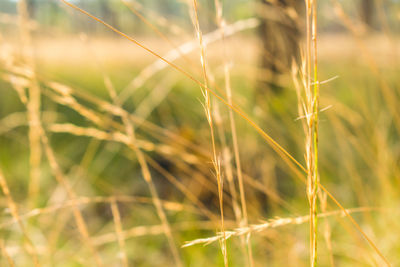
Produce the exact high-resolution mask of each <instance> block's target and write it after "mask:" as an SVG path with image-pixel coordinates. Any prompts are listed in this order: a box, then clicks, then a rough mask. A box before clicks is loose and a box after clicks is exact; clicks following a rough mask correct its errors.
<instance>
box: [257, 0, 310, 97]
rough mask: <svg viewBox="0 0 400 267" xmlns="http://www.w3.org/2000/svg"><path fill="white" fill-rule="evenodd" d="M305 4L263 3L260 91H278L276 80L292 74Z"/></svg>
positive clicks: (277, 0)
mask: <svg viewBox="0 0 400 267" xmlns="http://www.w3.org/2000/svg"><path fill="white" fill-rule="evenodd" d="M302 4H304V3H303V1H299V0H292V1H291V0H275V1H271V0H261V5H260V10H259V13H260V14H259V15H260V18H261V26H260V37H261V41H262V45H263V46H262V52H261V68H262V73H261V74H260V78H261V82H260V86H259V87H260V90H261V92H265V90H268V91H271V90H272V91H279V90H280V89H279V86H278V85H277V83H276V81H275V80H276V77H277V76H278V75H279V74H282V73H286V72H288V71H290V68H291V65H292V61H293V60H298V58H299V54H300V53H299V42H300V38H301V30H300V26H299V20H298V18H299V17H300V14H299V13H301V9H302Z"/></svg>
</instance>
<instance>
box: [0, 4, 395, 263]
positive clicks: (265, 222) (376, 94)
mask: <svg viewBox="0 0 400 267" xmlns="http://www.w3.org/2000/svg"><path fill="white" fill-rule="evenodd" d="M60 2H63V7H64V8H67V10H69V11H70V12H77V14H80V15H82V16H86V17H87V19H88V20H89V21H91V23H100V24H102V25H103V26H104V27H105V28H106V29H108V30H109V31H113V32H114V33H116V34H117V35H118V36H119V37H121V38H122V39H121V40H118V41H115V39H92V38H91V37H90V35H84V34H81V35H80V37H79V38H74V39H73V40H71V39H68V40H66V39H65V40H64V39H58V40H48V39H45V38H42V39H33V36H32V32H31V31H32V29H34V28H35V29H40V25H39V26H38V25H36V24H35V23H34V22H33V21H32V20H31V19H30V18H29V16H28V13H27V7H26V2H25V1H19V4H18V5H19V10H18V12H19V24H17V26H16V27H17V29H18V30H19V32H20V37H19V38H20V40H21V42H20V43H19V44H16V43H15V40H14V41H13V40H12V39H13V38H15V37H12V36H10V38H5V37H4V36H2V37H1V38H0V46H1V47H0V51H2V52H1V54H0V61H1V64H2V67H1V70H0V71H1V72H0V78H1V79H2V82H3V83H5V84H7V87H5V88H6V89H5V90H7V92H6V93H7V94H5V96H6V97H7V99H14V100H13V101H14V102H15V104H13V105H14V106H15V107H18V108H15V109H14V110H13V107H11V108H10V107H7V110H12V111H9V112H8V111H7V113H6V114H3V113H1V114H2V115H4V117H1V118H0V136H1V137H2V138H3V137H4V138H9V140H11V141H10V144H8V143H6V142H4V140H3V139H1V142H2V145H3V144H4V147H5V148H6V151H8V152H5V153H10V151H12V153H13V149H15V147H17V146H18V145H17V144H19V143H18V142H20V143H21V144H22V146H25V148H24V151H25V153H26V154H27V155H28V156H27V158H28V159H27V160H25V161H26V164H25V163H24V164H25V165H27V166H26V168H25V169H21V170H18V167H13V166H14V165H15V166H17V162H18V161H19V158H18V157H17V156H19V155H18V153H17V152H16V153H15V154H16V155H15V159H13V155H6V156H5V157H4V155H3V154H1V155H0V156H1V157H0V164H1V168H0V186H1V189H2V192H3V195H4V198H3V200H4V201H3V202H2V203H4V204H2V207H3V208H4V212H3V214H2V215H1V218H2V221H1V222H0V230H1V231H2V233H4V235H3V237H2V238H1V240H0V249H1V253H2V254H1V255H2V258H1V259H0V265H6V264H8V265H9V266H32V265H33V266H75V265H77V266H91V265H96V266H104V265H107V264H110V265H112V266H114V265H116V264H119V265H121V266H133V265H139V266H156V265H160V266H165V265H168V266H186V265H193V266H205V265H207V264H208V265H213V266H218V265H224V266H244V265H247V266H263V265H264V263H265V262H267V261H268V262H270V263H271V265H273V266H275V265H276V266H283V265H289V266H292V265H293V266H307V265H311V266H317V265H319V266H325V265H326V266H329V265H330V266H347V265H348V266H355V265H357V266H358V265H359V266H364V265H377V266H383V265H387V266H390V265H391V264H394V265H396V264H398V263H399V261H398V260H396V251H397V250H398V245H397V244H396V243H397V239H396V238H397V237H398V235H397V234H396V232H397V229H398V228H399V225H398V222H397V221H396V220H395V219H394V217H395V216H393V213H396V212H397V211H396V210H395V207H396V205H397V204H398V203H397V200H396V199H397V197H398V190H397V186H398V182H397V177H398V176H399V175H400V169H399V168H398V166H399V165H398V163H399V153H398V142H399V138H398V137H399V132H400V126H399V125H400V117H399V116H400V115H399V114H400V113H399V112H398V108H397V106H398V101H399V93H398V90H396V88H397V87H396V83H395V82H397V84H398V81H396V79H395V78H393V77H391V76H390V75H389V73H390V71H391V70H392V69H396V67H397V65H396V63H395V62H391V63H387V64H386V61H385V60H384V58H386V57H390V56H391V55H392V52H388V51H387V50H386V49H385V47H390V48H391V49H395V48H394V47H395V46H394V44H395V43H396V40H395V38H394V37H393V36H394V35H392V33H391V32H390V28H389V27H388V26H386V27H385V31H384V36H383V37H381V36H379V37H371V38H375V39H372V40H380V41H379V42H378V43H379V45H373V46H371V43H372V42H374V41H370V40H368V39H366V38H364V34H365V33H366V32H365V31H364V30H363V27H364V26H363V25H361V26H360V25H358V24H357V22H355V21H354V20H353V18H350V17H349V16H348V15H347V14H346V11H345V10H344V8H343V7H342V6H341V4H340V3H339V1H332V10H334V11H335V12H336V14H337V16H338V18H339V20H340V22H341V23H343V25H344V26H345V27H346V28H347V29H348V30H349V32H350V34H351V35H352V36H353V37H354V41H350V35H343V36H344V37H343V36H342V37H338V36H334V35H330V36H324V35H322V36H321V37H320V36H319V35H317V25H318V21H317V12H319V9H318V8H317V1H308V0H306V1H305V4H306V16H305V18H304V21H305V32H306V35H305V40H304V45H303V46H302V49H303V48H304V49H303V50H304V51H303V53H302V60H301V62H300V63H298V64H297V63H294V64H293V68H292V73H291V74H290V73H289V74H281V75H278V76H279V77H278V78H277V80H278V81H279V82H280V83H282V84H283V85H284V86H285V87H287V88H288V89H287V91H286V92H284V93H282V94H281V95H271V94H267V93H265V102H262V103H263V104H262V105H263V106H260V105H259V104H257V103H261V102H260V101H261V100H260V99H256V100H253V99H251V98H253V97H254V95H255V94H254V93H252V92H251V91H250V89H251V88H252V87H256V86H257V85H256V84H257V80H259V78H261V80H269V77H270V75H271V73H269V72H268V70H260V69H259V68H258V67H257V55H258V54H259V50H260V47H261V46H260V44H259V40H257V38H255V37H254V34H253V35H252V34H249V35H248V36H246V35H242V36H240V37H237V38H235V35H238V34H241V32H243V31H246V30H250V29H255V28H257V26H258V25H259V23H260V22H259V20H258V19H255V18H250V19H243V20H240V21H237V22H234V23H227V22H226V21H225V19H226V18H225V16H226V14H225V6H224V3H223V1H219V0H215V1H213V6H214V9H215V12H214V11H210V10H209V11H208V12H211V13H212V16H211V17H212V18H213V20H214V21H215V26H216V29H214V30H211V31H210V32H209V33H204V34H203V31H204V32H206V31H205V30H204V28H205V27H204V26H203V25H202V19H203V18H204V17H205V16H207V14H206V13H207V11H206V10H205V9H204V6H203V4H202V2H200V1H197V0H193V1H188V2H187V3H185V4H183V5H186V6H185V8H186V9H187V10H188V12H189V13H190V18H191V20H192V21H191V22H192V24H193V28H194V29H193V30H191V31H190V32H188V33H187V34H186V35H185V36H183V35H184V34H183V33H184V32H186V29H183V28H181V27H179V26H177V25H174V23H173V22H169V21H168V20H166V19H165V18H164V17H163V16H162V15H159V14H157V13H155V12H153V11H152V10H149V9H147V8H146V5H142V4H140V3H138V2H136V1H122V2H123V3H121V4H125V6H126V7H127V8H128V10H130V11H131V12H132V15H135V16H137V18H138V19H139V20H140V21H141V22H142V23H143V25H144V26H145V27H148V29H149V31H150V32H152V33H154V36H156V37H155V39H149V38H148V37H146V36H145V37H138V38H136V36H134V37H132V36H129V35H127V34H125V33H123V32H121V31H119V30H118V29H117V28H115V27H114V26H113V25H110V24H108V22H106V21H103V20H102V19H101V18H99V17H96V16H94V15H92V14H91V13H90V12H89V10H83V9H81V8H79V7H77V6H75V5H74V4H72V3H70V2H68V1H64V0H61V1H60ZM284 12H288V13H290V14H292V15H293V12H295V11H294V10H284ZM291 12H292V13H291ZM381 12H384V10H383V11H382V10H381ZM381 15H382V14H381ZM297 16H299V17H301V16H300V15H299V14H297ZM3 17H4V16H2V17H1V18H3ZM383 17H384V14H383ZM4 18H6V22H7V23H9V22H10V21H13V18H12V17H7V16H6V17H4ZM33 24H35V25H36V26H35V27H33V26H32V25H33ZM165 28H168V30H167V31H164V30H162V29H165ZM164 32H176V33H179V34H180V35H181V36H182V38H174V37H170V36H169V34H168V33H164ZM153 38H154V37H153ZM33 40H35V41H36V42H34V41H33ZM78 40H79V41H78ZM160 40H163V42H162V43H161V42H160ZM339 41H340V43H345V44H343V45H340V46H339V45H335V46H334V47H332V43H333V42H339ZM317 43H318V46H317ZM317 47H318V49H317ZM83 49H84V50H83ZM60 50H62V51H64V50H65V53H64V54H63V55H62V57H60ZM354 51H356V52H357V53H354ZM362 58H363V60H364V61H363V60H361V59H362ZM320 59H321V60H320ZM353 59H360V62H359V63H358V64H359V66H360V67H362V70H361V71H360V72H365V73H362V76H361V77H362V79H364V78H365V79H369V81H371V80H373V81H374V87H373V86H372V85H371V86H370V87H368V84H365V83H363V82H362V81H361V82H360V81H359V82H357V81H355V79H354V80H353V78H354V77H355V76H356V75H359V73H358V72H357V71H354V74H353V72H351V71H353V70H351V65H350V67H346V68H347V69H346V70H347V72H350V73H351V74H352V75H353V76H351V75H349V78H347V80H344V81H342V80H341V79H342V77H340V74H342V73H332V71H331V70H329V68H328V67H327V66H328V64H329V63H330V62H334V64H345V63H346V62H348V61H350V62H351V60H353ZM332 64H333V63H332ZM89 65H92V66H93V67H94V68H95V69H96V71H97V76H96V77H99V78H94V79H93V80H94V81H93V83H94V84H97V85H98V86H99V87H101V88H103V89H104V92H105V94H102V95H101V94H100V93H99V94H96V90H93V91H91V92H90V93H89V92H88V91H86V90H84V89H82V88H80V87H79V85H78V84H76V83H75V84H74V83H73V82H71V83H70V82H68V80H67V81H65V80H64V81H63V79H57V75H56V74H55V72H54V73H52V71H51V67H52V66H61V67H62V68H63V69H64V70H66V69H71V68H72V69H73V68H76V69H77V70H76V71H75V72H74V75H77V74H76V73H78V72H80V71H84V70H85V68H87V66H89ZM108 65H110V66H115V65H116V66H124V65H126V66H130V65H134V66H135V68H136V69H135V70H134V72H135V75H134V77H132V75H131V76H129V78H127V79H126V81H124V85H123V86H119V84H118V83H117V82H115V77H114V76H113V75H114V74H115V73H118V70H117V71H115V73H114V74H113V73H109V69H108ZM298 65H299V66H298ZM340 68H341V66H340V67H338V68H337V69H334V71H336V70H340ZM346 70H345V71H344V73H343V74H345V75H346ZM172 71H174V72H172ZM165 73H167V75H165ZM53 74H54V75H53ZM336 75H339V77H338V78H337V79H336ZM360 75H361V74H360ZM165 76H167V77H165ZM160 77H162V78H160ZM331 77H334V78H331ZM78 78H81V79H82V80H85V79H89V75H87V74H86V73H83V74H81V76H79V77H78ZM339 82H340V84H339ZM292 83H294V85H292ZM360 86H365V87H366V89H362V87H360ZM199 87H200V90H196V88H199ZM340 87H344V88H357V89H358V90H359V93H358V94H357V93H352V94H351V95H350V94H349V95H346V93H343V90H340ZM1 90H3V89H1ZM285 90H286V89H285ZM347 90H350V89H347ZM8 91H10V92H8ZM9 95H12V97H9ZM258 97H259V96H258ZM196 98H197V99H196ZM296 98H297V99H296ZM198 99H201V100H200V103H198V102H199V101H198ZM1 101H3V100H1ZM6 101H7V100H4V103H3V104H6ZM190 101H192V102H190ZM196 101H197V102H196ZM194 103H195V104H197V106H194ZM296 105H297V107H296ZM201 106H203V110H204V113H205V118H204V114H202V109H201ZM329 107H332V108H329ZM21 110H23V111H22V112H21ZM377 111H379V114H377ZM325 114H326V115H325ZM296 118H297V119H296ZM302 130H303V131H304V135H303V134H301V132H302ZM21 133H22V134H21ZM14 143H15V144H14ZM261 143H266V144H267V146H262V145H260V144H261ZM21 144H19V146H21ZM21 154H24V153H21ZM302 155H304V160H303V159H302ZM4 158H5V159H4ZM3 162H8V163H3ZM13 177H16V179H14V178H13ZM18 177H23V179H22V178H18ZM27 177H29V178H27ZM53 177H54V178H55V179H53ZM292 178H293V179H292ZM307 200H308V203H307ZM307 204H308V205H307ZM348 206H355V208H347V207H348ZM307 210H308V213H309V214H308V215H305V216H302V215H301V214H305V213H307ZM396 216H397V214H396ZM263 218H271V219H263ZM260 221H261V222H260ZM307 223H308V224H309V229H308V230H307V228H306V227H304V226H303V225H305V224H307ZM289 225H292V226H293V227H288V226H289ZM303 232H307V233H308V234H309V235H308V237H307V235H306V234H303ZM204 236H210V237H204ZM233 237H238V238H237V239H238V240H237V241H236V239H235V238H233ZM188 240H192V241H188ZM322 241H324V242H322ZM214 242H219V245H220V252H218V250H217V249H216V248H215V247H212V246H210V248H208V247H203V248H202V247H200V246H194V245H196V244H203V245H208V244H211V243H214ZM307 242H309V248H308V249H307V248H306V247H307V246H306V245H305V244H307ZM349 244H356V245H355V246H354V247H352V248H351V250H347V249H346V247H347V246H349ZM221 252H222V253H221ZM356 254H357V255H360V257H359V258H357V257H354V255H356ZM153 255H154V256H153ZM307 259H309V260H307Z"/></svg>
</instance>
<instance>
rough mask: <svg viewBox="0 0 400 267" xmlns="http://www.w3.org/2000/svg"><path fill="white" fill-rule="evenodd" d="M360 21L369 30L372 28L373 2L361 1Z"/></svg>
mask: <svg viewBox="0 0 400 267" xmlns="http://www.w3.org/2000/svg"><path fill="white" fill-rule="evenodd" d="M360 9H361V12H360V13H361V19H362V21H363V22H364V23H365V25H367V26H368V27H369V28H373V27H374V0H361V6H360Z"/></svg>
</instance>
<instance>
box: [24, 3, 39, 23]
mask: <svg viewBox="0 0 400 267" xmlns="http://www.w3.org/2000/svg"><path fill="white" fill-rule="evenodd" d="M26 7H27V9H28V15H29V18H31V19H35V16H36V9H37V3H36V0H26Z"/></svg>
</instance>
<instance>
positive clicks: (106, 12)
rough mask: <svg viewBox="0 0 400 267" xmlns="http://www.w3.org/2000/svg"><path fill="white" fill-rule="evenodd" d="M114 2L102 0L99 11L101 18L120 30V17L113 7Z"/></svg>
mask: <svg viewBox="0 0 400 267" xmlns="http://www.w3.org/2000/svg"><path fill="white" fill-rule="evenodd" d="M112 2H113V1H110V0H100V1H99V2H98V4H99V9H100V10H99V11H100V16H101V18H102V19H103V20H104V21H105V22H107V23H109V24H111V25H112V26H113V27H116V28H119V27H118V19H117V18H118V17H117V15H116V14H115V12H114V10H113V9H112V7H111V5H112ZM102 28H103V27H102ZM107 32H109V31H107Z"/></svg>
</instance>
